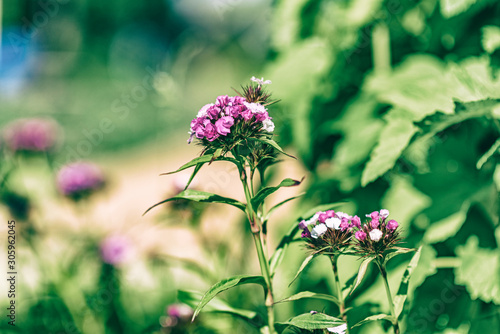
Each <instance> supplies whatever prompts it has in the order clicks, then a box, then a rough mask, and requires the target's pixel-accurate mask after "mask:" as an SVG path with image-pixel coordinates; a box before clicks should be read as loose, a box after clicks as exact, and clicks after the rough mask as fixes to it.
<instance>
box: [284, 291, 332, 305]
mask: <svg viewBox="0 0 500 334" xmlns="http://www.w3.org/2000/svg"><path fill="white" fill-rule="evenodd" d="M304 298H313V299H322V300H328V301H330V302H332V303H335V304H337V305H339V300H338V299H337V298H336V297H334V296H331V295H325V294H323V293H315V292H311V291H302V292H299V293H296V294H294V295H292V296H290V297H288V298H285V299H281V300H279V301H277V302H276V303H275V304H278V303H284V302H291V301H294V300H299V299H304Z"/></svg>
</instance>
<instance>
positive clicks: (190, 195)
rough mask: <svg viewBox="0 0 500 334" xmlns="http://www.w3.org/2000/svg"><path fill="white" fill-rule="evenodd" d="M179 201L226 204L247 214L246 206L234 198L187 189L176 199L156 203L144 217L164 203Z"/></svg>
mask: <svg viewBox="0 0 500 334" xmlns="http://www.w3.org/2000/svg"><path fill="white" fill-rule="evenodd" d="M178 199H185V200H188V201H194V202H208V203H224V204H229V205H232V206H234V207H235V208H238V209H240V210H242V211H243V212H245V209H246V205H245V204H243V203H241V202H240V201H237V200H235V199H233V198H229V197H223V196H219V195H216V194H212V193H209V192H205V191H199V190H193V189H186V190H184V191H181V192H180V193H179V194H177V195H176V196H174V197H170V198H167V199H166V200H163V201H161V202H159V203H156V204H155V205H153V206H152V207H150V208H149V209H147V210H146V212H144V213H143V215H145V214H146V213H148V212H149V211H150V210H151V209H153V208H155V207H157V206H158V205H161V204H163V203H167V202H170V201H175V200H178Z"/></svg>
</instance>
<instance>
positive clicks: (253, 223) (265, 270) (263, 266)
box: [241, 169, 276, 334]
mask: <svg viewBox="0 0 500 334" xmlns="http://www.w3.org/2000/svg"><path fill="white" fill-rule="evenodd" d="M241 183H242V185H243V190H244V192H245V198H246V201H247V215H248V220H249V222H250V227H251V229H252V236H253V239H254V242H255V248H256V250H257V257H258V259H259V265H260V271H261V273H262V276H263V277H264V280H265V282H266V285H267V295H266V301H265V305H266V308H267V319H268V326H269V333H270V334H275V333H276V331H275V329H274V298H273V286H272V279H271V271H270V269H269V260H268V259H267V256H266V252H265V251H264V246H263V240H262V237H261V234H262V229H261V226H260V224H259V222H258V221H257V219H256V218H257V217H256V215H255V212H254V210H253V208H252V204H251V199H252V195H251V191H250V189H249V187H248V180H247V176H246V171H245V170H244V169H243V170H242V171H241Z"/></svg>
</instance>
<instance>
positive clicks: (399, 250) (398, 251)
mask: <svg viewBox="0 0 500 334" xmlns="http://www.w3.org/2000/svg"><path fill="white" fill-rule="evenodd" d="M414 251H415V249H414V248H403V247H398V248H397V249H396V250H395V251H393V252H390V253H389V254H387V255H386V256H385V259H384V266H385V265H387V262H389V260H390V259H392V258H393V257H395V256H397V255H400V254H406V253H409V252H414Z"/></svg>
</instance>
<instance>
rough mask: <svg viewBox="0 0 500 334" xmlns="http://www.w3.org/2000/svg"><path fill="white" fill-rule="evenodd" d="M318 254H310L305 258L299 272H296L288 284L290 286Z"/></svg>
mask: <svg viewBox="0 0 500 334" xmlns="http://www.w3.org/2000/svg"><path fill="white" fill-rule="evenodd" d="M316 255H317V254H311V255H309V256H308V257H306V258H305V260H304V261H303V262H302V264H301V265H300V268H299V270H298V271H297V273H296V274H295V277H294V278H293V280H292V281H291V282H290V284H288V286H290V285H292V283H293V282H295V280H296V279H297V277H299V275H300V274H301V273H302V271H303V270H304V269H305V268H306V267H307V265H308V264H309V263H310V262H311V261H312V260H313V259H314V257H315V256H316Z"/></svg>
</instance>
